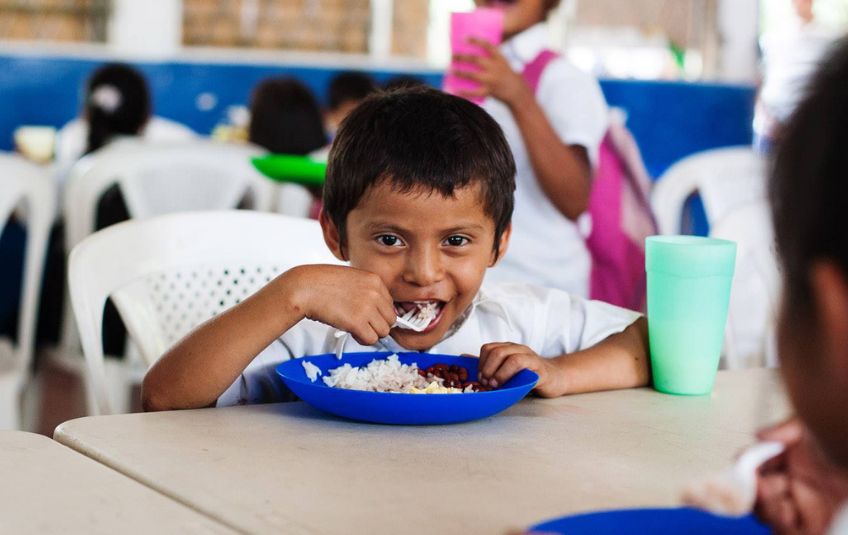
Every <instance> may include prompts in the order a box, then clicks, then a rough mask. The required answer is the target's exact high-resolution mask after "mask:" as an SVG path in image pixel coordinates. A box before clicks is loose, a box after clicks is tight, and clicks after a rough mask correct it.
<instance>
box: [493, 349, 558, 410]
mask: <svg viewBox="0 0 848 535" xmlns="http://www.w3.org/2000/svg"><path fill="white" fill-rule="evenodd" d="M477 369H478V371H479V374H478V375H479V377H478V379H479V380H480V382H481V383H483V384H484V385H486V386H491V387H493V388H497V387H499V386H501V385H503V384H504V383H506V382H507V381H509V380H510V379H512V377H513V376H514V375H515V374H517V373H518V372H520V371H521V370H531V371H534V372H536V373H537V374H539V382H538V383H536V388H535V390H534V391H535V392H536V393H537V394H539V395H540V396H542V397H556V396H559V395H562V389H561V388H560V386H559V384H558V381H559V379H560V374H559V373H558V372H557V369H556V367H555V365H554V364H553V363H551V362H550V361H549V359H544V358H542V357H540V356H539V355H537V354H536V353H534V352H533V350H531V349H530V348H529V347H527V346H522V345H518V344H511V343H507V342H504V343H494V344H486V345H484V346H483V347H482V348H481V349H480V363H479V364H478V365H477Z"/></svg>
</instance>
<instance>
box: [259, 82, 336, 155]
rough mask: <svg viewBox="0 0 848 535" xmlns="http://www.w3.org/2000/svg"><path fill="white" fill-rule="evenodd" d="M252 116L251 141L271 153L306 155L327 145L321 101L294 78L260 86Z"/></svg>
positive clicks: (260, 84)
mask: <svg viewBox="0 0 848 535" xmlns="http://www.w3.org/2000/svg"><path fill="white" fill-rule="evenodd" d="M250 114H251V118H250V131H249V133H248V136H249V139H250V141H251V142H252V143H255V144H257V145H259V146H261V147H264V148H266V149H268V150H269V151H271V152H275V153H279V154H298V155H306V154H309V153H310V152H312V151H315V150H318V149H320V148H321V147H323V146H324V145H326V144H327V136H326V134H325V133H324V122H323V118H322V116H321V108H320V107H319V106H318V101H317V100H316V99H315V96H314V95H313V94H312V91H310V90H309V88H308V87H306V86H305V85H303V84H302V83H300V82H299V81H297V80H295V79H294V78H269V79H267V80H264V81H262V82H260V83H259V85H258V86H257V87H256V90H255V91H254V92H253V97H252V98H251V100H250Z"/></svg>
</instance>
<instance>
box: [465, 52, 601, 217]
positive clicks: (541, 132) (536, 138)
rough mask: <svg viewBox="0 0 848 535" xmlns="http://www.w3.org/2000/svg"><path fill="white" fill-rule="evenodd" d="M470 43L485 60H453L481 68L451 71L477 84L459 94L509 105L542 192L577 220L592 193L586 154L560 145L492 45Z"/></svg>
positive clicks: (522, 83)
mask: <svg viewBox="0 0 848 535" xmlns="http://www.w3.org/2000/svg"><path fill="white" fill-rule="evenodd" d="M471 42H473V43H474V44H475V45H477V46H480V47H481V48H484V49H486V51H487V53H488V54H489V57H488V58H485V57H481V56H465V55H458V56H455V59H456V60H457V61H460V62H464V63H470V64H474V65H476V66H478V67H479V68H480V69H481V70H480V71H479V72H474V71H456V72H454V74H455V75H456V76H458V77H460V78H466V79H468V80H473V81H475V82H478V83H479V84H480V85H481V88H480V89H479V90H476V91H467V92H463V94H462V95H463V96H466V97H486V96H490V95H491V96H492V97H494V98H496V99H498V100H500V101H501V102H503V103H504V104H506V105H507V106H509V109H510V111H511V112H512V115H513V118H514V119H515V123H516V124H517V125H518V129H519V130H520V131H521V137H522V138H523V139H524V141H525V143H524V144H525V146H526V147H527V154H528V156H529V157H530V164H531V165H532V166H533V171H534V173H535V174H536V178H537V179H538V180H539V185H540V186H541V188H542V191H544V192H545V195H546V196H547V197H548V199H550V201H551V203H553V205H554V206H556V208H557V210H559V212H560V213H562V214H563V215H564V216H565V217H567V218H569V219H571V220H576V219H577V218H578V217H580V215H581V214H582V213H583V212H585V211H586V209H587V208H588V206H589V194H590V192H591V188H592V166H591V164H590V162H589V157H588V154H587V153H586V149H585V148H584V147H582V146H579V145H566V144H564V143H563V142H562V140H561V139H560V137H559V135H557V133H556V131H555V130H554V128H553V126H551V123H550V122H549V121H548V119H547V117H546V116H545V112H544V111H543V110H542V108H541V107H540V106H539V103H538V102H537V101H536V96H535V95H534V94H533V91H532V90H531V89H530V87H529V86H528V85H527V83H526V82H525V81H524V77H523V76H522V75H521V74H520V73H517V72H515V71H513V70H512V67H510V65H509V62H507V60H506V58H505V57H504V56H503V54H501V51H500V50H499V49H498V48H497V47H496V46H493V45H491V44H490V43H487V42H486V41H482V40H477V39H472V40H471ZM531 141H532V142H531Z"/></svg>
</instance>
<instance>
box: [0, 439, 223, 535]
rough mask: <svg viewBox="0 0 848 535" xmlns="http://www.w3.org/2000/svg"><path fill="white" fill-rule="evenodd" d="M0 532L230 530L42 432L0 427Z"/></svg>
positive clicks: (106, 532)
mask: <svg viewBox="0 0 848 535" xmlns="http://www.w3.org/2000/svg"><path fill="white" fill-rule="evenodd" d="M0 533H15V534H21V535H26V534H30V533H33V534H35V533H39V534H41V533H61V534H73V533H79V534H86V535H89V534H98V533H103V534H110V535H111V534H115V533H122V534H124V533H183V534H194V535H202V534H225V533H232V531H231V530H230V529H228V528H226V527H225V526H222V525H220V524H218V523H216V522H214V521H212V520H211V519H209V518H207V517H205V516H203V515H201V514H199V513H196V512H194V511H192V510H191V509H189V508H188V507H185V506H184V505H182V504H180V503H177V502H175V501H173V500H170V499H168V498H166V497H164V496H162V495H161V494H159V493H157V492H154V491H152V490H151V489H149V488H147V487H145V486H143V485H140V484H138V483H137V482H135V481H133V480H131V479H129V478H127V477H125V476H123V475H121V474H119V473H117V472H115V471H114V470H111V469H109V468H107V467H105V466H103V465H102V464H98V463H96V462H94V461H92V460H91V459H88V458H87V457H85V456H83V455H80V454H79V453H77V452H75V451H72V450H70V449H68V448H66V447H65V446H62V445H61V444H58V443H56V442H54V441H53V440H50V439H49V438H47V437H45V436H41V435H35V434H32V433H21V432H17V431H0Z"/></svg>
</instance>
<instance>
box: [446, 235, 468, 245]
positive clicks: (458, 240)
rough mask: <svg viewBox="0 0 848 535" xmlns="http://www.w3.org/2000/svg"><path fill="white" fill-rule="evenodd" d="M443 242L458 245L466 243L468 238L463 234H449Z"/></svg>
mask: <svg viewBox="0 0 848 535" xmlns="http://www.w3.org/2000/svg"><path fill="white" fill-rule="evenodd" d="M445 243H447V244H448V245H450V246H451V247H459V246H461V245H465V244H466V243H468V238H466V237H464V236H451V237H450V238H448V239H447V240H445Z"/></svg>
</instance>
